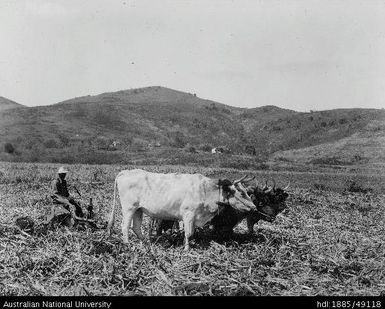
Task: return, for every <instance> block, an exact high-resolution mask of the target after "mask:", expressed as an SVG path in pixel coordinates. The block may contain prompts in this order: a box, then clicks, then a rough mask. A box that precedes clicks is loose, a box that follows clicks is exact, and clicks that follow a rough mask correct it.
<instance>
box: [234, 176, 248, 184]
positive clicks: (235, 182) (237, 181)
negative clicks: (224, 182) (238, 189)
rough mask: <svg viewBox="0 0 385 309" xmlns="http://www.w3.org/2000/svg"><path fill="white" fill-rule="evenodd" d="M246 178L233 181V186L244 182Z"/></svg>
mask: <svg viewBox="0 0 385 309" xmlns="http://www.w3.org/2000/svg"><path fill="white" fill-rule="evenodd" d="M246 177H247V175H245V176H243V177H242V178H240V179H237V180H234V182H233V184H234V185H236V184H238V183H240V182H241V181H243V180H245V178H246Z"/></svg>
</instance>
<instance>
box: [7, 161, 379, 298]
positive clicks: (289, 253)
mask: <svg viewBox="0 0 385 309" xmlns="http://www.w3.org/2000/svg"><path fill="white" fill-rule="evenodd" d="M58 167H59V165H57V164H32V163H28V164H27V163H25V164H20V163H17V164H16V163H14V164H13V163H5V162H4V163H1V162H0V295H385V195H384V192H385V191H384V189H385V188H384V184H385V181H384V180H385V176H383V175H378V174H377V175H360V176H358V175H353V174H347V173H339V172H335V173H334V172H328V173H300V172H297V173H296V172H284V171H283V172H269V171H266V170H265V171H239V170H230V169H210V168H200V167H184V166H180V167H177V166H162V167H156V166H152V167H151V166H146V167H143V169H145V170H148V171H154V172H183V173H196V172H199V173H202V174H204V175H206V176H209V177H212V178H219V177H221V178H225V177H228V178H230V179H234V178H236V177H240V176H242V175H244V174H245V173H248V174H249V175H251V174H254V175H256V176H257V179H259V180H261V181H263V179H265V178H267V179H271V178H274V179H275V180H276V182H277V185H278V186H286V184H287V182H288V181H289V180H290V181H291V186H290V189H289V190H288V192H289V198H288V200H287V206H288V208H287V209H286V210H285V211H284V212H283V213H281V214H280V215H278V217H277V219H276V220H275V222H273V223H267V222H260V223H259V224H258V227H257V225H256V226H255V234H254V235H253V236H249V235H247V234H246V224H245V222H242V223H241V224H239V225H238V226H237V227H236V228H235V230H234V235H233V236H232V237H231V238H227V239H226V238H222V239H221V238H219V237H215V236H213V235H212V234H211V233H210V230H209V229H208V228H203V229H197V230H196V234H195V237H194V238H193V239H194V240H193V241H192V243H191V246H192V249H191V250H190V251H189V252H184V251H183V233H182V232H179V233H172V234H164V235H162V236H161V237H159V238H156V237H152V242H151V243H150V244H149V243H143V244H142V243H140V242H139V240H138V239H137V238H136V236H135V235H134V234H133V233H132V234H131V237H130V243H129V245H123V243H122V242H121V230H120V218H121V217H120V207H118V211H117V214H118V215H117V220H115V225H114V231H115V233H114V234H113V235H112V236H111V237H109V238H106V237H105V235H104V230H98V231H92V230H91V229H90V228H83V229H81V228H73V229H67V228H58V229H56V230H48V231H46V232H45V233H35V234H32V235H29V234H27V233H23V232H21V231H20V230H18V229H17V228H16V227H15V220H16V219H17V218H19V217H22V216H30V217H31V218H33V219H34V221H35V223H36V224H38V223H39V222H41V220H42V216H43V215H44V214H46V213H47V212H48V211H49V209H50V203H51V201H50V198H49V195H50V192H49V188H50V182H51V180H52V179H53V177H55V174H56V171H57V168H58ZM68 168H69V170H70V174H69V175H68V182H69V183H70V184H74V185H76V187H77V188H78V189H79V191H80V193H81V194H82V198H80V197H79V196H77V195H76V193H75V191H74V190H71V189H70V190H71V193H73V195H74V196H75V198H77V199H78V200H81V201H83V202H84V203H83V205H85V204H87V203H88V199H89V198H90V197H92V198H93V201H94V204H95V206H94V207H95V208H94V210H95V212H96V218H97V220H98V223H99V224H102V223H104V222H105V221H107V218H108V214H109V213H110V209H111V205H112V198H113V183H114V178H115V176H116V174H117V173H118V172H119V171H120V170H122V169H127V168H133V167H132V166H131V167H130V166H117V165H113V166H111V165H98V166H96V165H71V166H68ZM147 223H148V218H147V217H144V224H143V227H142V228H143V230H144V232H145V235H147V237H148V231H147V227H148V224H147Z"/></svg>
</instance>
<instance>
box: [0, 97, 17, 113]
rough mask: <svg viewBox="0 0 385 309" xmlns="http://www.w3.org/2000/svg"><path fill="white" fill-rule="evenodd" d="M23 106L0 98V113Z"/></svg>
mask: <svg viewBox="0 0 385 309" xmlns="http://www.w3.org/2000/svg"><path fill="white" fill-rule="evenodd" d="M22 106H23V105H21V104H19V103H16V102H14V101H12V100H9V99H6V98H4V97H1V96H0V112H1V111H4V110H7V109H11V108H17V107H22Z"/></svg>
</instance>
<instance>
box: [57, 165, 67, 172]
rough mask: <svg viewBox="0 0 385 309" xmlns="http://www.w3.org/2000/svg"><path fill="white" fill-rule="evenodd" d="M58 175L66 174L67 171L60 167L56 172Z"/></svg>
mask: <svg viewBox="0 0 385 309" xmlns="http://www.w3.org/2000/svg"><path fill="white" fill-rule="evenodd" d="M57 173H58V174H67V173H68V171H67V170H66V169H65V168H64V166H62V167H60V168H59V170H58V171H57Z"/></svg>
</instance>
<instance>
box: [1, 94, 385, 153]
mask: <svg viewBox="0 0 385 309" xmlns="http://www.w3.org/2000/svg"><path fill="white" fill-rule="evenodd" d="M15 104H16V103H15ZM4 106H5V104H4ZM383 121H385V111H384V110H375V109H340V110H330V111H319V112H311V113H300V112H295V111H292V110H287V109H281V108H279V107H275V106H263V107H258V108H251V109H247V108H237V107H232V106H228V105H224V104H221V103H217V102H214V101H210V100H205V99H201V98H199V97H197V96H196V95H195V94H190V93H184V92H181V91H176V90H172V89H169V88H164V87H147V88H140V89H131V90H124V91H118V92H112V93H103V94H100V95H96V96H84V97H79V98H73V99H71V100H67V101H64V102H60V103H57V104H54V105H50V106H39V107H30V108H28V107H23V106H21V107H19V108H17V109H9V108H8V109H0V143H3V144H4V143H6V142H10V143H12V144H14V145H15V146H16V148H17V149H18V150H19V152H20V153H23V152H24V153H25V152H29V153H30V152H35V157H40V156H41V150H42V149H48V150H49V151H50V152H51V153H54V152H55V151H56V150H58V149H59V151H60V149H66V150H69V151H71V152H73V153H78V154H82V155H84V154H87V153H89V152H91V151H100V150H103V151H104V150H106V151H107V150H117V151H121V152H124V153H127V152H128V153H135V152H140V153H143V152H149V153H153V152H154V148H153V147H152V146H154V145H156V146H160V147H165V148H167V149H169V148H179V149H182V148H185V147H186V146H187V147H188V146H194V147H195V148H197V149H205V150H206V151H207V150H209V149H210V148H211V147H215V146H227V147H228V148H230V149H231V150H232V152H233V153H234V154H240V155H242V154H247V153H248V154H253V153H255V154H256V155H257V156H258V157H259V158H261V159H263V158H267V157H268V156H269V155H271V154H273V153H275V152H277V151H280V152H281V151H285V150H292V151H293V150H296V149H302V148H306V149H307V148H308V147H314V146H317V145H319V147H322V146H321V145H322V144H325V143H326V144H328V145H329V144H334V143H337V144H338V143H340V142H343V140H344V139H346V138H350V140H351V141H354V140H355V139H357V138H359V139H361V140H362V141H361V142H359V143H358V144H359V145H360V146H359V147H366V146H363V145H366V144H365V143H366V141H367V139H372V138H376V137H375V136H374V135H375V134H377V135H379V136H381V134H383V133H384V132H385V130H384V128H383V127H382V126H379V127H376V129H375V130H377V131H375V132H374V131H373V132H372V131H370V130H369V131H365V130H367V129H365V128H369V127H370V126H372V125H375V124H376V123H382V122H383ZM363 132H366V134H363ZM114 142H115V144H114V146H113V147H111V145H112V144H113V143H114ZM358 144H357V147H358ZM352 145H353V146H352V147H354V145H355V144H354V142H352ZM254 148H255V152H254V151H253V149H254ZM365 149H366V150H364V151H366V152H369V153H366V154H365V157H368V158H369V159H370V158H372V157H373V156H376V155H375V154H373V155H372V154H371V153H370V151H371V148H370V147H369V148H367V147H366V148H365ZM306 151H307V150H306ZM349 151H350V150H349ZM166 153H167V155H169V152H166ZM292 153H293V154H294V153H297V152H292ZM285 156H286V154H285ZM376 158H379V159H380V157H378V156H376ZM3 159H4V158H3ZM6 159H7V158H6Z"/></svg>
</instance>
